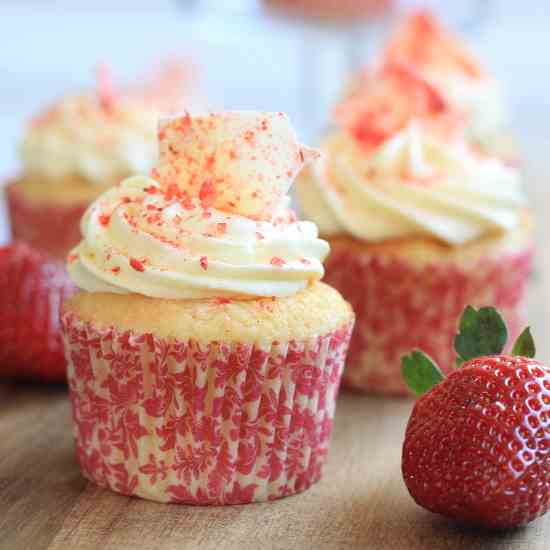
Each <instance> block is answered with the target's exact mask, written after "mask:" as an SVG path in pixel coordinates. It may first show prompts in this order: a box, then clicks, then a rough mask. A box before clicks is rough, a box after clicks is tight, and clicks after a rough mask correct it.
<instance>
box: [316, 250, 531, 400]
mask: <svg viewBox="0 0 550 550" xmlns="http://www.w3.org/2000/svg"><path fill="white" fill-rule="evenodd" d="M532 256H533V251H532V250H531V249H524V250H522V251H518V252H516V253H513V252H506V253H503V254H502V255H499V256H497V257H489V256H487V257H485V258H482V259H479V260H477V261H474V262H472V263H470V264H468V265H466V264H464V265H462V264H459V263H449V262H446V263H445V262H440V263H429V264H426V265H423V266H420V267H418V266H414V265H412V264H410V263H409V262H407V261H406V260H404V259H401V258H398V257H388V256H381V255H376V254H372V253H370V252H369V251H367V250H364V251H361V250H358V249H353V250H350V248H349V246H347V245H346V244H345V243H339V242H334V243H331V254H330V257H329V259H328V261H327V262H326V275H325V282H326V283H328V284H330V285H332V286H333V287H334V288H336V289H337V290H338V291H339V292H340V293H341V294H342V295H343V297H344V298H345V299H346V300H347V301H348V302H349V303H350V304H351V306H352V308H353V309H354V311H355V314H356V323H355V331H354V333H353V337H352V340H351V344H350V350H349V354H348V360H347V364H346V369H345V371H344V375H343V384H344V385H345V386H347V387H350V388H354V389H356V390H360V391H369V392H374V393H384V394H394V395H407V394H409V393H410V392H409V390H408V389H407V387H406V385H405V383H404V382H403V379H402V376H401V358H402V356H403V355H405V354H407V353H409V352H410V351H411V350H413V349H421V350H423V351H424V352H426V353H427V354H428V355H430V356H431V357H432V358H433V359H434V360H435V361H436V362H437V364H438V365H439V366H440V367H441V368H442V370H443V371H446V372H449V371H450V370H451V369H452V367H453V366H454V364H455V361H456V355H455V353H454V337H455V335H456V331H457V325H458V319H459V318H460V316H461V314H462V312H463V310H464V307H465V306H466V305H467V304H471V305H473V306H475V307H481V306H487V305H492V306H495V307H497V308H498V309H499V310H500V311H501V312H502V314H503V315H504V317H505V318H506V320H507V322H508V327H509V330H510V333H511V338H510V340H511V339H512V338H514V337H515V336H516V335H518V334H519V330H521V328H523V324H524V311H525V303H524V302H525V298H526V286H527V280H528V277H529V274H530V271H531V264H532Z"/></svg>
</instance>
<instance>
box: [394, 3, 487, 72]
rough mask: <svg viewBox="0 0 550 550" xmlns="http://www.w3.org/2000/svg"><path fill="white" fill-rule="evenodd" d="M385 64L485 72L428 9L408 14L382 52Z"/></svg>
mask: <svg viewBox="0 0 550 550" xmlns="http://www.w3.org/2000/svg"><path fill="white" fill-rule="evenodd" d="M384 59H385V61H386V62H387V63H390V64H391V63H396V62H397V63H411V64H413V65H414V66H415V67H418V68H419V69H423V70H428V71H429V70H430V69H431V70H434V71H438V72H439V71H448V72H456V73H462V74H464V75H465V76H468V77H470V78H481V77H483V76H484V71H483V69H482V67H481V65H480V64H479V62H478V61H477V60H476V59H475V57H474V56H473V55H472V54H471V53H470V52H469V51H468V50H467V49H466V48H465V47H464V45H463V44H462V43H461V42H460V40H459V39H458V38H456V37H455V36H454V35H453V34H452V33H451V32H450V31H448V30H447V29H445V28H444V27H443V26H442V25H441V24H440V23H439V22H438V20H437V19H436V18H435V17H434V16H433V15H432V14H431V13H430V12H428V11H426V10H421V11H418V12H415V13H413V14H411V15H410V16H409V17H408V18H407V19H405V21H404V22H403V24H402V26H401V27H400V28H399V29H398V30H397V32H396V33H395V34H394V36H393V38H392V39H391V40H390V42H389V44H388V45H387V47H386V49H385V52H384Z"/></svg>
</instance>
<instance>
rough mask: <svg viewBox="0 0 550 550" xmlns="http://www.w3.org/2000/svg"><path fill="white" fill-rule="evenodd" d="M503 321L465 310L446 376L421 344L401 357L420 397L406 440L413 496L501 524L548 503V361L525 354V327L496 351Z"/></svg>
mask: <svg viewBox="0 0 550 550" xmlns="http://www.w3.org/2000/svg"><path fill="white" fill-rule="evenodd" d="M506 340H507V330H506V325H505V324H504V322H503V320H502V319H501V317H500V315H499V314H498V313H497V311H496V310H495V309H493V308H482V309H480V310H479V311H476V310H475V309H473V308H472V307H467V308H466V310H465V311H464V314H463V316H462V319H461V321H460V331H459V334H458V335H457V336H456V339H455V348H456V351H457V353H458V355H459V360H458V364H457V369H456V370H455V371H453V372H452V373H451V374H450V375H448V376H447V377H446V378H444V377H443V375H442V373H441V371H440V370H439V369H438V367H437V366H436V365H435V364H434V363H433V362H432V360H431V359H430V358H429V357H427V356H426V355H424V354H423V353H422V352H420V351H414V352H413V353H412V354H411V355H409V356H407V357H404V358H403V375H404V377H405V379H406V381H407V383H408V384H409V386H410V387H411V389H413V390H414V391H415V392H417V393H418V394H423V395H422V397H421V398H420V399H419V400H418V401H417V403H416V404H415V406H414V409H413V411H412V414H411V417H410V419H409V423H408V425H407V431H406V434H405V441H404V444H403V456H402V471H403V479H404V480H405V484H406V486H407V488H408V490H409V492H410V494H411V496H412V497H413V498H414V500H415V501H416V502H417V503H418V504H419V505H420V506H423V507H424V508H427V509H428V510H431V511H432V512H436V513H439V514H443V515H445V516H448V517H450V518H453V519H456V520H459V521H463V522H466V523H470V524H474V525H478V526H483V527H489V528H506V527H514V526H517V525H522V524H525V523H528V522H530V521H532V520H534V519H535V518H537V517H538V516H540V515H542V514H544V513H545V512H546V511H547V510H548V508H549V506H550V368H548V367H546V366H545V365H543V364H542V363H540V362H539V361H536V360H535V359H532V357H533V356H534V354H535V346H534V342H533V339H532V337H531V334H530V331H529V329H525V331H524V332H523V333H522V334H521V336H520V337H519V338H518V340H517V342H516V344H515V345H514V347H513V351H512V355H502V350H503V349H504V346H505V344H506Z"/></svg>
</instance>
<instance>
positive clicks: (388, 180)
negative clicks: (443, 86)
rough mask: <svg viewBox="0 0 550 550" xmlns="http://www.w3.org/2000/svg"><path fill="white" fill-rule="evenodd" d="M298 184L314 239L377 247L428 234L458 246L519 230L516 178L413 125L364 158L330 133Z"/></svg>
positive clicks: (352, 144)
mask: <svg viewBox="0 0 550 550" xmlns="http://www.w3.org/2000/svg"><path fill="white" fill-rule="evenodd" d="M322 149H323V150H324V153H325V159H324V161H321V162H319V163H317V165H316V166H315V167H314V168H313V169H311V170H310V171H309V172H308V174H309V175H305V176H304V177H302V178H301V180H300V181H299V184H298V191H299V196H300V199H301V204H302V207H303V211H304V213H305V215H306V216H307V217H308V218H310V219H312V220H314V221H315V222H316V223H317V225H318V226H319V230H320V232H321V234H322V235H334V234H338V233H346V232H347V233H350V234H352V235H354V236H355V237H356V238H358V239H361V240H365V241H369V242H380V241H383V240H386V239H394V238H402V237H412V236H429V237H434V238H436V239H438V240H440V241H443V242H446V243H448V244H450V245H460V244H464V243H466V242H468V241H471V240H474V239H476V238H478V237H480V236H482V235H484V234H487V233H490V232H494V231H502V230H508V229H513V228H514V227H516V226H518V225H519V224H520V217H521V211H522V209H523V207H524V205H525V202H526V199H525V196H524V194H523V192H522V189H521V182H520V177H519V173H518V172H517V171H516V170H515V169H512V168H510V167H508V166H505V165H504V164H503V163H501V162H500V161H499V160H497V159H496V158H486V157H480V156H478V155H476V154H475V153H473V152H472V151H471V150H470V149H469V148H468V146H467V145H466V144H464V143H463V142H461V141H444V140H442V139H441V138H437V139H436V138H434V137H431V136H430V135H429V134H427V133H426V132H425V131H424V130H422V129H421V128H420V127H418V126H416V125H415V124H411V125H409V126H408V127H407V128H406V129H405V130H402V131H400V132H398V133H396V134H395V135H394V136H393V137H392V138H390V139H388V140H387V141H385V142H384V143H383V144H382V145H381V146H380V147H379V148H378V149H376V150H375V152H374V153H372V154H369V155H367V154H365V152H364V151H362V150H361V148H360V146H359V145H358V144H357V143H356V142H355V141H354V140H353V138H352V137H350V136H349V135H347V134H335V135H333V136H332V137H330V138H329V139H328V140H327V141H326V143H325V144H324V147H323V148H322Z"/></svg>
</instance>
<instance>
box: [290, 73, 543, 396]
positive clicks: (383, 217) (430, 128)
mask: <svg viewBox="0 0 550 550" xmlns="http://www.w3.org/2000/svg"><path fill="white" fill-rule="evenodd" d="M387 70H388V69H386V70H385V72H384V73H383V77H381V78H379V80H378V81H377V82H376V85H374V86H373V87H372V88H371V91H370V95H369V96H368V97H367V96H366V95H365V96H364V97H363V99H362V102H361V105H360V107H361V108H360V109H357V108H353V109H349V108H348V107H349V105H345V104H344V105H342V106H340V108H339V109H337V114H338V116H339V118H338V120H339V123H340V125H339V126H338V128H337V129H336V130H335V131H334V132H333V133H332V134H331V135H329V136H327V137H326V138H325V139H324V141H323V144H322V152H323V153H324V155H323V159H322V160H321V161H319V162H318V163H317V164H316V165H315V166H314V167H313V168H311V169H308V170H307V171H304V174H303V176H301V177H300V181H299V184H298V196H299V199H300V201H301V206H302V209H303V212H304V214H305V215H306V216H307V217H308V218H310V219H312V220H313V221H315V222H316V224H317V225H318V227H319V230H320V233H321V236H322V237H324V238H325V239H327V240H328V241H329V243H330V246H331V254H330V257H329V259H328V261H327V264H326V277H325V281H326V282H327V283H328V284H331V285H333V286H334V287H335V288H336V289H337V290H339V291H340V292H341V293H342V294H343V296H344V297H345V298H346V299H347V300H348V301H349V302H350V303H351V305H352V307H353V308H354V310H355V313H356V315H357V322H356V329H355V333H354V335H353V338H352V343H351V346H350V353H349V359H348V364H347V366H346V370H345V373H344V383H345V384H346V385H347V386H349V387H352V388H356V389H358V390H361V391H372V392H380V393H392V394H398V395H401V394H403V395H404V394H406V393H407V388H406V387H405V385H404V383H403V382H402V377H401V375H400V360H401V356H402V355H404V354H405V353H407V352H408V350H410V349H414V348H419V349H422V350H424V351H425V352H427V353H428V354H430V355H431V356H432V358H433V359H434V360H435V361H436V362H437V364H440V365H452V364H453V361H454V352H452V351H451V350H452V349H453V345H452V344H453V338H454V336H455V333H456V328H457V320H458V318H459V316H460V314H461V312H462V310H463V309H464V306H465V305H466V304H472V305H475V306H485V305H493V306H496V307H497V308H499V309H500V310H501V311H502V312H503V314H504V315H505V317H506V318H507V321H508V323H509V326H510V327H511V331H512V332H515V331H516V330H517V329H518V328H519V327H520V326H521V324H522V322H521V318H522V314H523V310H524V298H525V288H526V281H527V277H528V274H529V271H530V266H531V256H532V235H531V233H532V231H531V223H532V222H531V217H530V214H529V211H528V209H527V207H526V200H525V196H524V194H523V191H522V186H521V179H520V174H519V173H518V171H517V170H516V169H515V168H513V167H511V166H509V165H506V164H505V163H503V162H502V161H501V160H500V159H499V158H498V157H496V156H488V155H482V154H481V153H480V152H479V151H478V150H476V149H474V148H472V147H471V146H470V143H469V141H468V139H467V138H466V134H465V130H464V127H463V125H461V122H460V121H461V120H462V121H463V119H461V117H460V116H458V115H457V113H456V112H455V111H454V110H453V108H452V107H451V106H450V105H449V104H448V103H446V102H445V101H444V100H443V99H442V98H441V97H440V96H438V95H437V94H435V95H434V89H433V88H432V86H431V85H430V84H429V83H426V82H425V81H424V80H423V79H422V78H419V77H418V75H415V74H408V73H407V72H405V73H404V74H401V73H400V72H399V71H398V72H397V73H395V71H394V70H393V69H392V70H390V72H389V73H387ZM404 75H408V76H406V80H405V81H404V82H406V85H405V86H404V87H402V88H401V89H400V87H399V86H398V83H399V79H403V78H405V77H404ZM392 94H393V95H392ZM352 101H357V99H356V98H355V99H353V100H352ZM356 107H357V105H356ZM354 114H355V116H356V118H354ZM463 122H464V121H463Z"/></svg>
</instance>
